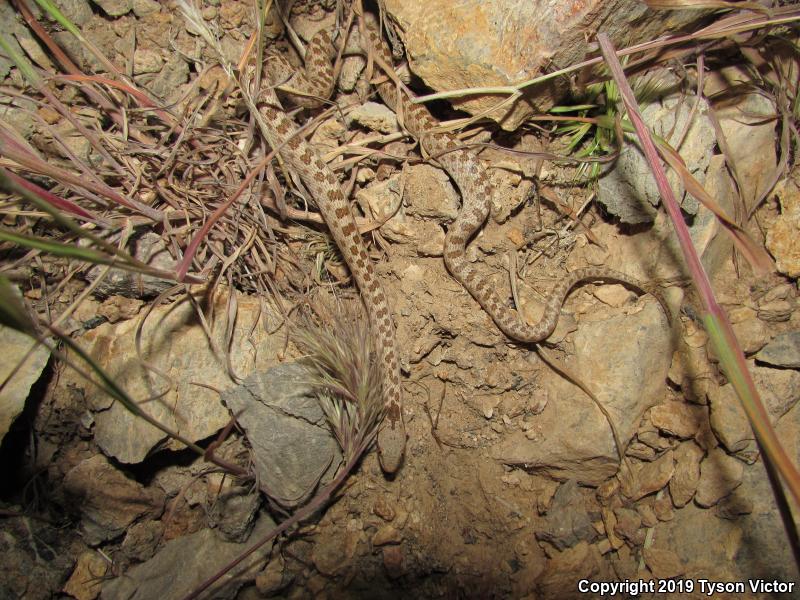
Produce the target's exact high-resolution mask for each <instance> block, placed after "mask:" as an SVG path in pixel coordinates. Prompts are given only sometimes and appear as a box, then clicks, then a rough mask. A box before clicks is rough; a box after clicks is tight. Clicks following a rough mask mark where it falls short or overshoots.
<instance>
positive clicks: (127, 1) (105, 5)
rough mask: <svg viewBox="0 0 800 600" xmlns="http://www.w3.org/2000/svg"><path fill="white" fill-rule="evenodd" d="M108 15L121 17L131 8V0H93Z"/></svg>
mask: <svg viewBox="0 0 800 600" xmlns="http://www.w3.org/2000/svg"><path fill="white" fill-rule="evenodd" d="M94 3H95V4H97V6H99V7H100V8H102V9H103V12H105V13H106V14H107V15H108V16H109V17H121V16H122V15H124V14H127V13H129V12H130V11H131V9H132V8H133V1H132V0H94Z"/></svg>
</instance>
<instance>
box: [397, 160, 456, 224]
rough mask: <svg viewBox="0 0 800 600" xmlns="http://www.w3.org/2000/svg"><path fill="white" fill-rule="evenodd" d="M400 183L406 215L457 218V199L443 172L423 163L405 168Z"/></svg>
mask: <svg viewBox="0 0 800 600" xmlns="http://www.w3.org/2000/svg"><path fill="white" fill-rule="evenodd" d="M403 184H404V185H403V202H404V203H405V205H406V206H407V207H408V214H409V215H415V216H418V217H424V218H430V219H437V220H447V221H451V220H453V219H455V218H456V217H457V216H458V212H459V205H460V202H459V196H458V194H457V193H456V190H455V188H454V187H453V184H452V183H450V178H449V177H448V175H447V173H445V172H444V171H443V170H441V169H437V168H435V167H432V166H430V165H426V164H421V165H413V166H410V167H407V168H405V169H403Z"/></svg>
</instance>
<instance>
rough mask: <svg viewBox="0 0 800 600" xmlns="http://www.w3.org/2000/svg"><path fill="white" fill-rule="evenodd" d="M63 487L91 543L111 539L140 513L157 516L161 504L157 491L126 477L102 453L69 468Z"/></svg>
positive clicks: (86, 537)
mask: <svg viewBox="0 0 800 600" xmlns="http://www.w3.org/2000/svg"><path fill="white" fill-rule="evenodd" d="M64 490H65V492H66V493H67V495H68V496H69V498H70V499H71V500H72V502H73V503H74V504H73V505H74V506H75V507H76V509H77V510H78V511H79V512H80V516H81V532H82V533H83V536H84V538H85V540H86V543H87V544H89V545H91V546H95V545H98V544H100V543H102V542H105V541H108V540H113V539H114V538H116V537H118V536H119V535H121V534H122V533H123V532H124V531H125V529H126V528H127V527H128V526H129V525H130V524H131V523H133V522H134V521H135V520H136V519H138V518H139V517H142V516H143V515H149V516H158V515H160V514H161V511H162V510H163V507H164V495H163V494H162V493H161V492H160V491H157V490H155V489H146V488H144V487H142V485H141V484H139V483H137V482H136V481H133V480H132V479H128V478H127V477H125V475H123V474H122V473H121V472H120V471H118V470H117V469H115V468H114V467H112V466H111V465H110V464H109V462H108V460H106V457H105V456H103V455H102V454H97V455H95V456H93V457H91V458H88V459H86V460H84V461H83V462H81V463H80V464H79V465H77V466H76V467H74V468H73V469H72V470H70V471H69V472H68V473H67V475H66V477H65V478H64Z"/></svg>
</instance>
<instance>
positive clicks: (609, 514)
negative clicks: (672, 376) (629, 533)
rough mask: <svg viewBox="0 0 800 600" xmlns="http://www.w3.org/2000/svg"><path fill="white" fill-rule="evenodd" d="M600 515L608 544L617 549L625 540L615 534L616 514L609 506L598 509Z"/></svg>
mask: <svg viewBox="0 0 800 600" xmlns="http://www.w3.org/2000/svg"><path fill="white" fill-rule="evenodd" d="M600 516H601V518H602V519H603V527H604V528H605V530H606V538H607V539H608V545H609V546H610V547H611V548H613V549H614V550H619V549H620V548H622V547H623V546H624V545H625V541H624V540H623V539H622V538H620V537H619V536H618V535H617V534H616V528H617V515H616V514H615V513H614V511H613V510H611V509H610V508H608V507H603V508H602V509H601V511H600Z"/></svg>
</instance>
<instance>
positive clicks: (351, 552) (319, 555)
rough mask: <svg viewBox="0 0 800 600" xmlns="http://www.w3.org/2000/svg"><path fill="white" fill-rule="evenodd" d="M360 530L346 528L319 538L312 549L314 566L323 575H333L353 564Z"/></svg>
mask: <svg viewBox="0 0 800 600" xmlns="http://www.w3.org/2000/svg"><path fill="white" fill-rule="evenodd" d="M358 538H359V532H357V531H351V530H349V529H346V530H345V531H344V532H341V531H340V532H337V533H336V534H335V535H332V536H327V537H326V538H325V539H318V540H317V543H316V544H315V545H314V549H313V550H312V551H311V560H313V561H314V566H315V567H316V568H317V570H318V571H319V572H320V573H322V574H323V575H327V576H328V577H333V576H334V575H338V574H339V573H342V572H344V571H345V570H346V569H347V568H348V567H351V566H352V561H353V557H354V556H355V554H356V549H357V548H358Z"/></svg>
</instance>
